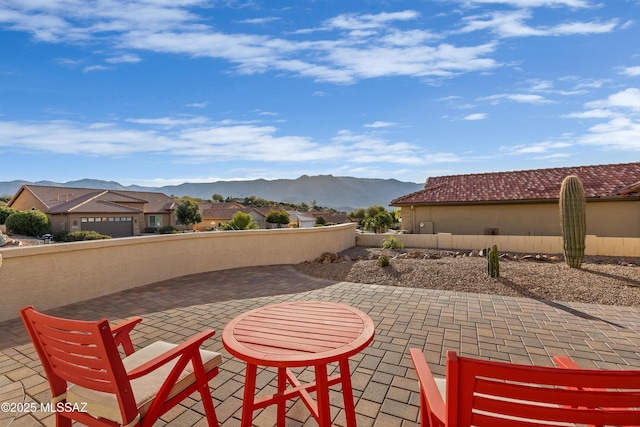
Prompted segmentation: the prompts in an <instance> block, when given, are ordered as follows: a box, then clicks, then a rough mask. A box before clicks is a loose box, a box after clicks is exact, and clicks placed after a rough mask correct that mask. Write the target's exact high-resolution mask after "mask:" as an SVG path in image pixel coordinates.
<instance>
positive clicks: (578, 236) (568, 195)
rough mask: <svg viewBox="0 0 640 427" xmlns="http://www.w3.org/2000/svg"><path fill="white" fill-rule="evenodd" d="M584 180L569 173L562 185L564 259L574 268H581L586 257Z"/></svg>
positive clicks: (561, 207)
mask: <svg viewBox="0 0 640 427" xmlns="http://www.w3.org/2000/svg"><path fill="white" fill-rule="evenodd" d="M585 210H586V208H585V199H584V188H583V187H582V181H580V178H578V177H577V176H575V175H569V176H568V177H566V178H565V179H564V181H562V186H561V187H560V219H561V224H562V238H563V241H564V259H565V261H566V262H567V265H568V266H569V267H572V268H580V266H581V265H582V259H583V258H584V247H585V235H586V233H587V223H586V220H585V218H586V215H585Z"/></svg>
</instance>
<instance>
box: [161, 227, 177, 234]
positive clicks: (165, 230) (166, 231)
mask: <svg viewBox="0 0 640 427" xmlns="http://www.w3.org/2000/svg"><path fill="white" fill-rule="evenodd" d="M179 232H180V231H179V230H177V229H176V228H175V227H174V226H173V225H164V226H162V227H160V228H158V233H160V234H175V233H179Z"/></svg>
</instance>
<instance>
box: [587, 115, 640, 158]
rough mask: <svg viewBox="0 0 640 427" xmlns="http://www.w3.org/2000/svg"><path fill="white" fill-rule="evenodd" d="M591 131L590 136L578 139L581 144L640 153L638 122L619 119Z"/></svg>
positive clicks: (599, 125) (595, 127)
mask: <svg viewBox="0 0 640 427" xmlns="http://www.w3.org/2000/svg"><path fill="white" fill-rule="evenodd" d="M589 131H590V133H589V134H587V135H584V136H582V137H581V138H579V139H578V142H579V143H580V144H585V145H596V146H601V147H604V148H606V149H614V150H622V151H640V122H638V121H637V120H636V121H634V120H632V119H630V118H627V117H619V118H615V119H613V120H611V121H609V122H607V123H600V124H598V125H595V126H593V127H591V128H590V129H589Z"/></svg>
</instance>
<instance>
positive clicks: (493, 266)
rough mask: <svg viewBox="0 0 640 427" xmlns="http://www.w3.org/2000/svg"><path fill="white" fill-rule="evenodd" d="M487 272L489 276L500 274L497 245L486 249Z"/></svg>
mask: <svg viewBox="0 0 640 427" xmlns="http://www.w3.org/2000/svg"><path fill="white" fill-rule="evenodd" d="M487 272H488V273H489V276H491V277H499V276H500V258H499V257H498V246H497V245H493V247H491V248H489V249H488V251H487Z"/></svg>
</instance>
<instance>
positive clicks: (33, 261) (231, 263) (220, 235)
mask: <svg viewBox="0 0 640 427" xmlns="http://www.w3.org/2000/svg"><path fill="white" fill-rule="evenodd" d="M354 244H355V224H341V225H336V226H330V227H315V228H301V229H278V230H250V231H221V232H209V233H185V234H168V235H151V236H141V237H130V238H121V239H112V240H100V241H89V242H75V243H64V244H53V245H42V246H31V247H19V248H7V249H1V250H0V295H2V298H0V321H3V320H7V319H12V318H15V317H17V316H18V310H19V309H20V308H22V307H24V306H27V305H34V306H35V307H37V308H38V309H39V310H47V309H50V308H54V307H58V306H61V305H65V304H69V303H73V302H78V301H84V300H87V299H90V298H94V297H98V296H102V295H107V294H110V293H113V292H118V291H121V290H124V289H129V288H134V287H137V286H142V285H146V284H149V283H154V282H157V281H161V280H166V279H170V278H173V277H179V276H183V275H187V274H195V273H202V272H206V271H215V270H224V269H230V268H237V267H248V266H260V265H275V264H297V263H300V262H303V261H308V260H313V259H315V258H317V257H318V256H319V255H321V254H322V253H323V252H340V251H342V250H345V249H348V248H350V247H352V246H354ZM256 286H260V284H259V283H256Z"/></svg>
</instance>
